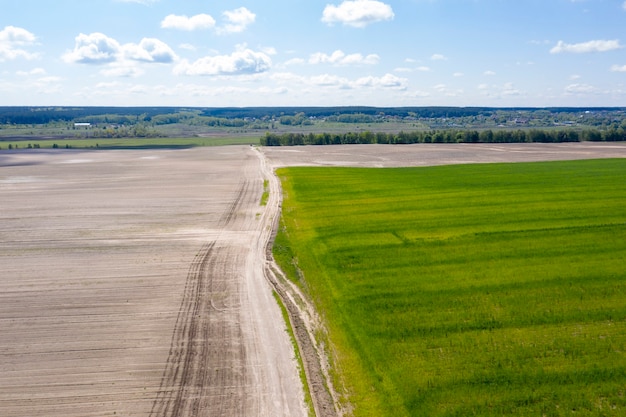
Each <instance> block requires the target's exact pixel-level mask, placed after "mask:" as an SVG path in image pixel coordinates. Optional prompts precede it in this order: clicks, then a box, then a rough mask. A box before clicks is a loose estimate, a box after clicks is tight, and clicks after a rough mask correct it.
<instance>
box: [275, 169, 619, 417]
mask: <svg viewBox="0 0 626 417" xmlns="http://www.w3.org/2000/svg"><path fill="white" fill-rule="evenodd" d="M278 174H279V176H280V177H281V181H282V184H283V189H284V196H285V200H284V203H283V218H282V226H283V227H282V228H281V230H280V232H279V234H278V236H277V239H276V243H275V246H274V253H275V256H276V258H277V260H278V261H279V263H280V264H281V265H282V267H283V268H284V269H285V270H286V271H287V272H288V273H289V274H290V275H291V277H293V279H294V280H297V281H298V282H299V284H300V285H301V286H302V287H303V288H304V289H305V290H306V291H308V293H309V294H310V295H311V297H312V299H313V300H314V301H315V303H316V305H317V306H318V308H319V310H320V311H321V312H322V314H323V315H324V317H325V319H326V321H327V326H328V329H329V334H330V339H331V341H332V345H333V347H334V348H333V360H334V364H335V370H336V372H337V374H336V378H337V380H336V381H335V382H336V383H337V384H338V385H339V386H341V384H345V385H346V387H347V391H348V392H349V400H350V402H351V403H352V404H353V406H354V407H355V408H354V415H355V416H374V415H376V416H394V417H400V416H471V415H476V416H502V415H528V416H542V415H545V416H569V415H578V416H621V415H626V184H625V183H624V178H626V161H624V160H623V159H622V160H590V161H577V162H549V163H518V164H485V165H466V166H458V165H457V166H444V167H430V168H406V169H405V168H403V169H362V168H361V169H359V168H286V169H280V170H279V171H278ZM303 277H304V278H303Z"/></svg>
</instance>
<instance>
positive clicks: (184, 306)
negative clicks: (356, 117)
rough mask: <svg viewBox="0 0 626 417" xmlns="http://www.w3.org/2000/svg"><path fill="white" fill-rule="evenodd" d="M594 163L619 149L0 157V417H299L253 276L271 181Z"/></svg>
mask: <svg viewBox="0 0 626 417" xmlns="http://www.w3.org/2000/svg"><path fill="white" fill-rule="evenodd" d="M606 157H626V144H619V143H617V144H604V143H602V144H591V143H580V144H579V143H575V144H559V145H541V144H515V145H512V144H506V145H505V144H503V145H494V144H490V145H347V146H320V147H294V148H262V149H260V150H256V149H252V148H250V147H248V146H230V147H216V148H194V149H187V150H141V151H128V150H127V151H61V150H56V151H49V152H46V151H34V150H29V151H20V152H17V151H11V152H5V151H3V152H0V415H1V416H11V417H13V416H14V417H25V416H29V417H30V416H35V415H41V416H53V417H54V416H59V417H60V416H63V417H72V416H113V415H115V416H150V417H158V416H159V417H160V416H202V415H206V416H305V415H307V409H306V407H305V405H304V395H303V392H302V384H301V383H300V380H299V377H298V372H297V364H296V362H295V360H294V354H293V347H292V345H291V343H290V341H289V338H288V335H287V333H286V332H285V325H284V323H283V321H282V317H281V313H280V310H279V308H278V306H277V304H276V302H275V300H274V299H273V297H272V292H271V286H270V285H269V284H268V279H267V278H269V280H270V281H272V282H274V281H275V279H276V277H275V276H274V275H273V274H272V273H271V270H272V269H275V266H274V265H273V264H272V263H271V262H268V259H267V258H266V246H267V242H268V240H269V239H270V234H271V227H272V226H273V225H275V221H276V219H277V217H276V216H277V215H278V211H279V207H280V192H279V184H278V180H277V179H276V177H275V176H273V175H271V170H272V169H273V168H275V167H279V166H289V165H321V166H324V165H329V166H332V165H346V166H372V167H391V166H421V165H440V164H451V163H474V162H509V161H535V160H556V159H588V158H606ZM264 179H269V180H270V181H269V183H270V187H271V188H270V199H269V201H268V204H267V206H263V207H262V206H260V205H259V201H260V198H261V194H262V192H263V180H264ZM268 275H271V276H268ZM279 285H280V284H279ZM282 285H284V283H283V284H282ZM279 292H280V291H279ZM281 295H282V296H283V297H284V298H286V300H287V304H290V305H291V306H292V307H293V306H295V305H303V303H305V304H306V301H305V300H298V301H297V302H296V301H295V300H296V299H297V298H299V297H300V295H299V294H297V289H295V288H291V289H289V288H287V291H285V292H281ZM290 300H291V301H290ZM290 313H291V315H292V316H293V315H294V314H297V312H295V311H294V310H293V309H292V310H291V311H290ZM313 315H314V313H312V312H310V311H309V312H304V313H303V315H302V317H300V318H299V319H297V320H296V323H295V327H297V328H296V333H297V334H299V336H298V337H299V343H300V345H301V348H302V349H303V350H306V349H307V347H306V346H304V347H303V345H302V343H303V340H304V339H305V338H306V332H305V333H304V334H303V333H302V332H303V331H304V330H306V329H310V328H311V327H310V323H308V321H310V320H311V317H312V316H313ZM308 349H309V353H306V352H305V354H304V356H305V361H306V363H305V368H306V369H307V371H308V372H309V377H312V382H310V385H311V386H312V391H314V397H317V398H316V399H317V400H318V403H317V404H316V411H317V413H318V415H320V416H322V415H324V416H325V415H333V414H334V413H335V410H334V406H333V405H332V404H329V401H330V402H332V398H330V399H329V398H328V396H326V398H325V399H324V398H322V397H324V393H323V392H322V391H323V381H322V382H320V380H319V378H318V379H315V374H319V373H320V372H323V370H320V363H319V361H318V360H317V359H316V358H315V357H314V355H315V352H316V350H315V347H313V348H311V347H310V346H309V348H308ZM311 349H312V350H311ZM321 367H322V368H323V361H322V365H321ZM320 387H322V388H320ZM316 391H317V394H316V393H315V392H316ZM331 396H332V393H331ZM320 398H321V400H320ZM319 401H321V403H320V402H319Z"/></svg>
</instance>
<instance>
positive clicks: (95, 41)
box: [63, 32, 122, 64]
mask: <svg viewBox="0 0 626 417" xmlns="http://www.w3.org/2000/svg"><path fill="white" fill-rule="evenodd" d="M121 49H122V48H121V45H120V44H119V42H118V41H116V40H115V39H113V38H109V37H108V36H106V35H105V34H103V33H99V32H94V33H90V34H89V35H85V34H84V33H81V34H80V35H78V36H77V37H76V38H75V44H74V50H72V51H71V52H67V53H66V54H65V55H63V60H64V61H65V62H71V63H78V64H107V63H109V62H114V61H115V60H117V57H118V55H119V54H120V52H121Z"/></svg>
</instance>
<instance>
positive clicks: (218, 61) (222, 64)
mask: <svg viewBox="0 0 626 417" xmlns="http://www.w3.org/2000/svg"><path fill="white" fill-rule="evenodd" d="M271 66H272V60H271V59H270V57H269V56H268V55H267V54H265V53H263V52H255V51H252V50H251V49H247V48H245V47H240V48H239V49H238V50H237V51H235V52H233V53H232V54H230V55H218V56H207V57H204V58H200V59H198V60H197V61H194V62H191V63H190V62H189V61H187V60H183V61H182V62H181V63H180V64H179V65H178V66H176V68H175V69H174V73H175V74H179V75H242V74H256V73H262V72H266V71H268V70H269V69H270V68H271Z"/></svg>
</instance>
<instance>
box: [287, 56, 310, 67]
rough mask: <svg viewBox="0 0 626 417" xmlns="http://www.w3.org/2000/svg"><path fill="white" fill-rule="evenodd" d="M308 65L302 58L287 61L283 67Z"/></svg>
mask: <svg viewBox="0 0 626 417" xmlns="http://www.w3.org/2000/svg"><path fill="white" fill-rule="evenodd" d="M304 63H306V61H305V60H304V59H302V58H291V59H290V60H288V61H286V62H285V63H284V64H283V65H284V66H289V65H302V64H304Z"/></svg>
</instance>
